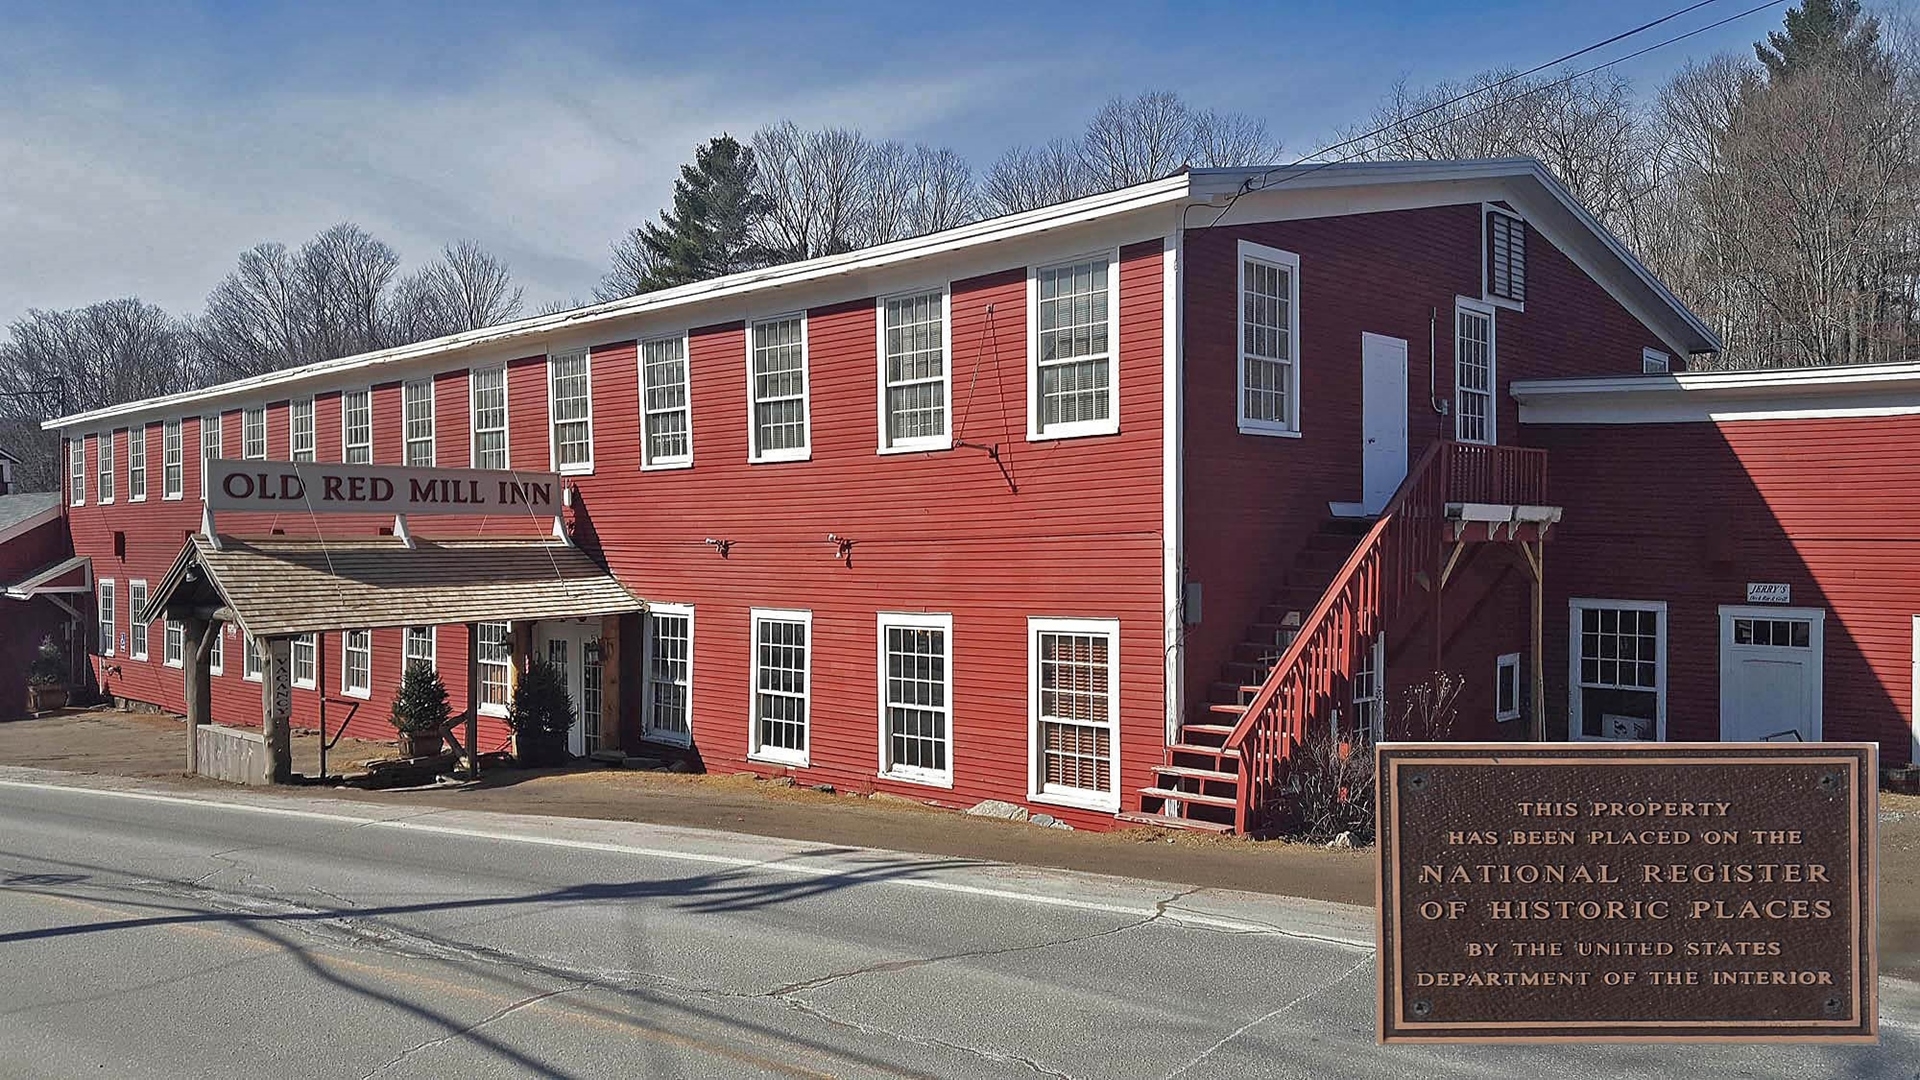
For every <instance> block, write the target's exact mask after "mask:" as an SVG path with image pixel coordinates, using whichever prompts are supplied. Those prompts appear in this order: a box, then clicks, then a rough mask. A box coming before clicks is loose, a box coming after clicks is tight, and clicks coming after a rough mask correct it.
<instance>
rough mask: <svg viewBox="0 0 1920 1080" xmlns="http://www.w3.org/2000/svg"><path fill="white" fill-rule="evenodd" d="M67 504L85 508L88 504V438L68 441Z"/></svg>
mask: <svg viewBox="0 0 1920 1080" xmlns="http://www.w3.org/2000/svg"><path fill="white" fill-rule="evenodd" d="M67 502H68V503H70V504H71V505H73V506H84V505H86V502H87V437H86V436H85V435H75V436H74V437H72V438H71V439H68V440H67Z"/></svg>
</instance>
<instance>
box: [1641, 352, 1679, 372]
mask: <svg viewBox="0 0 1920 1080" xmlns="http://www.w3.org/2000/svg"><path fill="white" fill-rule="evenodd" d="M1672 368H1673V358H1672V357H1671V356H1668V355H1667V354H1666V353H1663V352H1661V351H1660V350H1659V349H1641V350H1640V371H1641V372H1642V373H1643V374H1647V375H1658V374H1665V373H1666V372H1668V371H1670V370H1672Z"/></svg>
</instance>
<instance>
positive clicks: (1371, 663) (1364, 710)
mask: <svg viewBox="0 0 1920 1080" xmlns="http://www.w3.org/2000/svg"><path fill="white" fill-rule="evenodd" d="M1386 670H1387V638H1386V635H1385V634H1378V635H1375V637H1374V639H1373V641H1372V642H1370V643H1368V644H1366V645H1365V646H1364V647H1362V648H1361V650H1360V655H1359V657H1357V658H1356V664H1355V666H1354V670H1353V680H1352V688H1353V720H1352V722H1351V723H1350V724H1346V725H1343V724H1342V723H1341V722H1340V720H1339V717H1338V714H1337V713H1336V714H1335V717H1336V719H1335V724H1334V731H1333V734H1334V737H1335V738H1337V739H1342V740H1345V741H1346V742H1348V743H1350V744H1352V745H1354V746H1364V745H1367V744H1370V743H1375V742H1379V741H1380V740H1381V739H1382V738H1385V734H1386V706H1387V682H1386Z"/></svg>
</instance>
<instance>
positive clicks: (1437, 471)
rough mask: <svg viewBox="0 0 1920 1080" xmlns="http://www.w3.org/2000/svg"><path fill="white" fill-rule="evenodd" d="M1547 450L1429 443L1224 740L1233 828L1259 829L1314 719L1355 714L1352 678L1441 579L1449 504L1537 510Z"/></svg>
mask: <svg viewBox="0 0 1920 1080" xmlns="http://www.w3.org/2000/svg"><path fill="white" fill-rule="evenodd" d="M1546 457H1547V455H1546V452H1545V451H1542V450H1530V449H1527V448H1524V447H1509V446H1483V445H1479V444H1472V443H1457V442H1450V441H1445V440H1440V441H1436V442H1434V443H1432V444H1431V445H1429V446H1428V447H1427V449H1426V452H1425V453H1423V454H1421V455H1420V460H1419V461H1418V462H1416V463H1415V465H1414V466H1413V468H1412V469H1411V470H1409V471H1408V473H1407V477H1406V479H1405V480H1403V481H1401V483H1400V487H1399V489H1398V490H1397V491H1395V492H1394V494H1393V498H1392V499H1391V500H1390V501H1389V502H1388V503H1387V505H1386V508H1385V509H1384V510H1383V511H1382V512H1381V514H1380V518H1379V520H1377V521H1375V522H1374V523H1373V527H1372V528H1371V529H1369V530H1368V531H1367V534H1366V536H1365V537H1363V538H1362V539H1361V541H1360V543H1359V544H1358V545H1357V546H1356V547H1355V548H1354V549H1353V553H1352V554H1351V555H1349V556H1348V557H1347V561H1346V562H1345V563H1344V564H1343V565H1342V566H1341V567H1340V572H1339V573H1338V574H1336V575H1335V576H1334V579H1333V581H1332V583H1331V584H1329V585H1328V586H1327V591H1326V592H1325V593H1323V594H1322V595H1321V597H1320V602H1319V603H1318V604H1316V605H1314V608H1313V611H1312V612H1310V613H1309V614H1308V615H1307V617H1306V618H1305V619H1304V620H1303V621H1302V622H1301V624H1300V628H1299V630H1298V631H1297V632H1296V634H1295V635H1294V638H1293V641H1292V643H1291V644H1289V645H1288V646H1287V648H1286V650H1285V651H1284V652H1282V653H1281V655H1280V659H1279V662H1278V663H1276V664H1275V665H1274V667H1273V670H1272V671H1270V672H1268V674H1267V678H1266V679H1265V680H1264V681H1263V682H1262V683H1261V686H1260V691H1259V693H1257V694H1255V695H1254V697H1253V700H1252V701H1251V702H1249V703H1248V705H1247V708H1246V711H1245V712H1244V713H1242V714H1241V717H1240V720H1239V722H1238V723H1237V724H1235V725H1234V729H1233V733H1232V734H1230V735H1228V736H1227V739H1226V742H1225V745H1226V746H1227V747H1228V748H1230V749H1234V750H1238V751H1239V752H1240V785H1239V799H1238V805H1237V806H1236V807H1235V809H1234V831H1236V832H1238V833H1240V834H1241V835H1243V836H1244V835H1246V834H1247V833H1248V831H1249V827H1250V826H1253V825H1256V824H1260V822H1256V821H1255V818H1256V816H1259V815H1264V814H1265V813H1266V812H1267V809H1268V808H1269V807H1270V806H1272V805H1273V804H1274V802H1276V801H1277V800H1276V795H1277V794H1278V793H1279V792H1280V791H1281V790H1282V785H1283V784H1284V783H1285V782H1286V771H1287V768H1288V767H1289V765H1290V764H1291V763H1292V761H1293V759H1294V756H1295V754H1296V752H1297V751H1298V750H1299V748H1300V746H1301V745H1302V744H1303V743H1304V742H1305V741H1306V738H1307V725H1308V724H1309V723H1310V722H1312V720H1313V719H1314V718H1315V717H1328V716H1330V715H1331V713H1332V710H1334V709H1336V708H1338V709H1342V710H1343V711H1345V712H1347V713H1349V714H1351V711H1352V710H1351V709H1350V708H1349V707H1348V706H1350V704H1351V703H1350V701H1348V700H1346V699H1347V698H1348V697H1349V696H1350V693H1351V691H1350V687H1351V680H1352V678H1353V674H1354V672H1355V671H1356V670H1358V669H1359V666H1360V663H1361V660H1362V658H1363V657H1364V656H1365V654H1366V653H1367V651H1368V650H1369V648H1370V646H1371V643H1372V642H1373V640H1374V637H1375V636H1376V635H1378V634H1379V633H1380V632H1381V630H1382V629H1383V627H1384V623H1385V616H1386V613H1387V612H1391V611H1397V610H1399V609H1400V604H1401V601H1402V600H1403V599H1404V598H1405V597H1406V595H1407V594H1408V592H1409V591H1411V590H1414V589H1418V588H1421V578H1422V576H1423V575H1426V576H1427V578H1428V582H1429V583H1431V581H1432V578H1431V575H1433V574H1435V573H1437V570H1438V564H1439V554H1440V551H1441V548H1442V542H1443V536H1444V531H1445V528H1446V521H1445V516H1446V507H1447V504H1448V503H1460V502H1486V503H1507V504H1513V505H1521V504H1525V505H1538V504H1540V503H1543V502H1544V501H1545V499H1546Z"/></svg>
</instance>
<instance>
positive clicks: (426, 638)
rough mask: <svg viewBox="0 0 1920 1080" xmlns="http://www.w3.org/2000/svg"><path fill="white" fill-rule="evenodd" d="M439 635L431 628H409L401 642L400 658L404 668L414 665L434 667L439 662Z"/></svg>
mask: <svg viewBox="0 0 1920 1080" xmlns="http://www.w3.org/2000/svg"><path fill="white" fill-rule="evenodd" d="M438 644H439V634H438V633H437V631H436V629H435V628H434V627H431V626H409V627H407V629H406V633H405V637H404V640H403V641H402V648H401V656H402V663H403V665H404V667H403V668H402V670H405V668H410V667H412V666H413V665H415V664H425V665H427V666H428V667H435V666H437V664H438V662H439V657H438V652H439V649H438V648H437V646H438Z"/></svg>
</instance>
